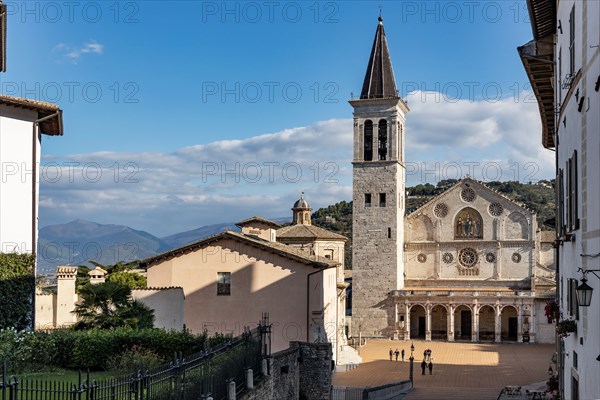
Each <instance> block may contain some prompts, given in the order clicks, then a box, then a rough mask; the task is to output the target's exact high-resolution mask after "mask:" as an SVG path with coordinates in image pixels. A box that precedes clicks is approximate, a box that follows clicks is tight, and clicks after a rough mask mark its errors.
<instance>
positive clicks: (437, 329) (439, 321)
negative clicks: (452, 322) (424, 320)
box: [431, 304, 448, 340]
mask: <svg viewBox="0 0 600 400" xmlns="http://www.w3.org/2000/svg"><path fill="white" fill-rule="evenodd" d="M431 338H432V339H442V340H447V339H448V308H447V307H446V306H445V305H444V304H434V305H432V306H431Z"/></svg>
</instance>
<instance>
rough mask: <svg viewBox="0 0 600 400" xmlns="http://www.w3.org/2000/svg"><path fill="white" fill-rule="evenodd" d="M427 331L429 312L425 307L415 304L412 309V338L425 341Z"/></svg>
mask: <svg viewBox="0 0 600 400" xmlns="http://www.w3.org/2000/svg"><path fill="white" fill-rule="evenodd" d="M426 331H427V312H426V310H425V307H424V306H422V305H420V304H415V305H413V306H412V307H411V308H410V337H411V338H413V339H425V336H426Z"/></svg>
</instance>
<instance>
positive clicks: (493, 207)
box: [488, 203, 504, 217]
mask: <svg viewBox="0 0 600 400" xmlns="http://www.w3.org/2000/svg"><path fill="white" fill-rule="evenodd" d="M488 211H489V212H490V215H492V216H493V217H499V216H500V215H502V213H503V212H504V207H502V204H500V203H492V204H490V206H489V207H488Z"/></svg>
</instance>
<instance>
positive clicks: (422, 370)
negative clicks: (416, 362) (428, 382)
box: [421, 360, 427, 375]
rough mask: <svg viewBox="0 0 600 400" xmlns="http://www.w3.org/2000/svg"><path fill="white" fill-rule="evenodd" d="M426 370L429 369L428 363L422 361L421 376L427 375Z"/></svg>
mask: <svg viewBox="0 0 600 400" xmlns="http://www.w3.org/2000/svg"><path fill="white" fill-rule="evenodd" d="M425 368H427V363H426V362H425V360H423V361H421V375H425Z"/></svg>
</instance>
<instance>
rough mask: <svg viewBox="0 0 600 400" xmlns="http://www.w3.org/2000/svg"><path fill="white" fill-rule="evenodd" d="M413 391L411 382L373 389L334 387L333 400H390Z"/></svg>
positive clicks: (332, 389)
mask: <svg viewBox="0 0 600 400" xmlns="http://www.w3.org/2000/svg"><path fill="white" fill-rule="evenodd" d="M411 390H412V383H411V381H410V380H406V381H402V382H398V383H392V384H388V385H383V386H377V387H371V388H356V387H332V388H331V396H330V397H331V400H389V399H393V398H397V397H398V396H400V395H401V394H406V393H408V392H410V391H411Z"/></svg>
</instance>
